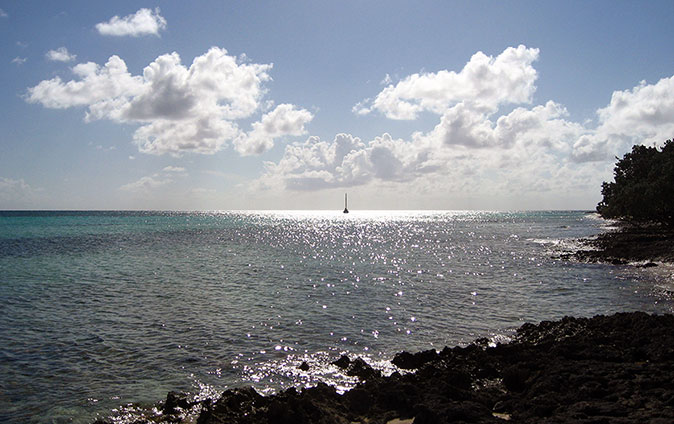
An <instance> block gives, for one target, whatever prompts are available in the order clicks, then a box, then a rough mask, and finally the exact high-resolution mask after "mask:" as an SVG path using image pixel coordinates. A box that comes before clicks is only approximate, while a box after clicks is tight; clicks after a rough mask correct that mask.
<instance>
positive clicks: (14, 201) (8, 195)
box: [0, 177, 41, 208]
mask: <svg viewBox="0 0 674 424" xmlns="http://www.w3.org/2000/svg"><path fill="white" fill-rule="evenodd" d="M40 191H41V189H37V188H33V187H31V186H30V184H28V183H26V182H25V181H24V180H23V179H13V178H5V177H0V204H2V205H3V207H5V208H22V207H27V206H29V207H30V206H33V205H34V202H35V200H36V199H37V195H38V193H39V192H40Z"/></svg>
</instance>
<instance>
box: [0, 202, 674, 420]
mask: <svg viewBox="0 0 674 424" xmlns="http://www.w3.org/2000/svg"><path fill="white" fill-rule="evenodd" d="M603 224H604V222H603V221H601V220H599V219H597V218H596V217H595V216H594V215H591V214H586V213H584V212H577V211H571V212H357V211H356V212H352V213H351V214H348V215H345V214H342V213H339V212H332V211H330V212H325V211H320V212H222V213H219V212H218V213H175V212H0V375H2V379H0V422H9V423H23V422H40V423H42V422H75V423H85V422H91V421H93V419H94V418H95V417H96V416H98V415H108V414H109V413H110V411H111V410H112V409H113V408H118V407H119V406H120V405H126V404H128V403H130V402H141V403H148V404H149V403H152V402H155V401H158V400H160V399H162V398H163V397H165V395H166V392H167V391H169V390H176V389H177V390H185V391H189V392H191V393H193V394H199V395H200V396H209V395H213V394H214V393H216V392H217V391H219V390H223V389H225V388H227V387H232V386H237V385H242V384H254V385H256V387H257V388H258V389H259V390H261V391H264V392H271V391H273V390H277V389H280V388H283V387H286V386H288V385H310V384H314V383H315V382H316V381H327V382H329V383H331V384H335V385H338V386H339V387H342V388H344V389H345V388H348V386H349V384H351V382H350V381H349V379H348V378H346V377H344V376H341V375H340V374H339V373H338V372H337V371H336V370H335V369H334V368H331V367H330V366H329V362H330V361H331V360H334V359H336V358H337V357H338V356H339V355H340V354H341V353H344V352H348V353H352V354H358V355H363V356H365V357H366V358H367V359H368V360H369V361H371V362H373V363H375V364H376V363H378V361H383V360H385V359H390V358H391V357H392V355H393V354H395V353H396V352H398V351H400V350H403V349H404V350H419V349H428V348H431V347H436V348H442V347H443V346H444V345H456V344H461V343H467V342H470V341H471V340H473V339H474V338H476V337H481V336H488V337H492V338H494V339H495V340H500V339H507V337H508V334H509V333H510V332H511V331H512V329H513V328H515V327H517V326H519V325H521V323H522V322H524V321H540V320H544V319H555V318H560V317H562V316H564V315H577V316H592V315H595V314H598V313H604V314H605V313H611V312H617V311H627V310H644V311H648V312H660V313H662V312H671V311H672V310H673V308H674V306H673V305H674V302H673V301H672V299H671V296H670V294H669V293H670V292H669V291H667V290H666V289H665V288H663V287H665V286H663V284H662V281H660V280H659V279H658V278H656V276H655V275H653V274H651V273H648V272H647V271H645V270H643V269H637V268H634V267H628V266H624V267H616V266H610V265H602V264H580V263H574V262H568V261H562V260H559V259H558V258H557V255H558V253H559V252H558V251H559V249H563V248H565V246H566V247H567V248H573V243H572V240H573V239H574V238H577V237H587V236H592V235H594V234H596V233H598V232H599V231H601V230H602V225H603ZM665 283H666V282H665ZM302 361H307V362H309V363H311V364H312V369H311V372H309V373H305V372H300V371H298V369H297V365H298V364H299V363H301V362H302Z"/></svg>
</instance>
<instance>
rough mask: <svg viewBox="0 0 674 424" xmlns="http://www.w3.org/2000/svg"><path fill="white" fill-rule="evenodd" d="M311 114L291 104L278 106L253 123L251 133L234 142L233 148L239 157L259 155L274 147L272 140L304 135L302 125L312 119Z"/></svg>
mask: <svg viewBox="0 0 674 424" xmlns="http://www.w3.org/2000/svg"><path fill="white" fill-rule="evenodd" d="M313 117H314V116H313V115H312V114H311V112H309V111H307V110H304V109H297V108H296V107H295V106H293V105H291V104H281V105H278V106H277V107H276V108H275V109H274V110H273V111H271V112H269V113H267V114H265V115H264V116H263V117H262V119H261V120H260V121H259V122H255V123H254V124H253V125H252V127H253V129H252V131H250V132H249V133H248V134H241V135H240V136H239V137H237V139H236V140H234V148H235V149H236V151H237V152H239V153H240V154H241V155H244V156H246V155H251V154H260V153H263V152H265V151H267V150H269V149H271V148H272V147H273V146H274V139H275V138H278V137H282V136H285V135H292V136H297V135H302V134H305V133H306V130H305V128H304V125H305V124H307V123H308V122H309V121H311V120H312V119H313Z"/></svg>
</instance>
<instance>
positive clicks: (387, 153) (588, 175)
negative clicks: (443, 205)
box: [26, 12, 674, 193]
mask: <svg viewBox="0 0 674 424" xmlns="http://www.w3.org/2000/svg"><path fill="white" fill-rule="evenodd" d="M157 14H158V12H157ZM125 19H126V18H125ZM539 55H540V51H539V50H538V49H535V48H529V47H526V46H523V45H520V46H517V47H508V48H506V49H505V50H504V51H503V52H501V53H500V54H498V55H497V56H495V57H494V56H489V55H486V54H485V53H483V52H477V53H475V54H474V55H473V56H472V57H471V58H470V59H469V60H468V61H467V63H466V64H465V66H464V67H463V68H462V69H461V70H447V69H445V70H440V71H437V72H425V73H415V74H411V75H408V76H406V77H403V78H402V79H400V80H399V81H397V82H394V81H392V80H391V77H390V76H388V75H387V78H386V79H385V80H384V83H385V84H386V86H385V87H384V88H383V89H382V90H381V91H380V92H379V93H376V95H375V96H373V97H372V98H370V99H366V100H363V101H361V102H360V103H358V104H357V105H356V106H354V108H353V112H354V113H356V114H358V115H361V116H368V115H372V114H381V115H382V116H384V117H386V118H388V119H391V120H408V121H414V120H417V119H418V118H419V117H420V116H421V115H422V114H425V115H427V116H428V115H430V116H435V117H436V119H437V121H436V122H437V123H436V124H435V126H434V127H433V128H426V129H424V128H420V129H419V130H418V131H416V132H414V133H412V134H411V135H410V136H408V137H407V138H396V137H393V136H391V135H390V134H388V133H383V134H382V135H380V136H378V137H375V138H374V139H372V140H367V141H365V140H362V139H360V138H359V137H358V136H357V135H354V134H337V135H336V136H335V137H334V138H333V139H332V140H331V141H328V140H323V139H321V138H320V137H318V136H315V135H311V134H309V136H308V138H306V139H305V140H304V141H296V142H293V143H290V144H287V145H286V146H285V148H284V151H283V155H282V157H281V158H280V159H279V160H277V161H268V162H266V163H265V171H264V173H263V175H261V176H260V177H259V178H258V179H257V180H255V181H254V184H253V187H255V188H256V189H258V190H265V189H275V190H277V189H287V190H297V191H311V190H321V189H327V188H343V187H355V186H364V185H372V184H374V185H377V184H379V185H381V184H393V183H395V184H402V185H409V186H410V187H412V186H414V187H417V188H418V189H420V190H429V191H430V190H436V189H438V187H441V188H442V189H443V190H450V191H461V192H470V191H471V190H475V187H476V184H478V183H479V185H480V186H482V187H487V186H488V187H491V188H490V190H499V189H500V190H505V192H511V193H522V192H532V191H533V192H536V191H541V192H542V191H550V190H567V191H571V190H577V189H585V188H588V184H589V185H591V186H592V187H594V186H595V185H597V183H598V182H597V180H598V179H600V178H604V177H605V176H606V173H607V172H608V170H610V168H611V166H612V162H613V159H614V156H615V155H619V154H622V153H623V152H625V151H627V150H628V149H629V148H630V147H631V145H632V144H638V143H644V144H652V143H662V142H663V141H664V140H666V139H667V138H671V137H672V134H674V76H672V77H669V78H663V79H661V80H660V81H658V82H657V83H655V84H647V83H646V82H643V81H642V82H641V83H639V85H637V86H636V87H634V88H632V89H627V90H623V91H615V92H614V93H613V94H612V96H611V99H610V101H609V103H608V105H607V106H606V107H603V108H601V109H599V110H598V111H597V113H596V119H595V121H594V124H588V123H579V122H574V121H572V120H570V119H569V113H568V112H567V110H566V108H565V107H564V106H563V105H562V104H559V103H557V102H555V101H554V100H547V101H545V102H544V103H542V104H533V99H534V94H535V92H536V84H535V83H536V80H537V78H538V73H537V71H536V69H535V67H534V64H535V62H536V61H537V60H538V58H539ZM272 68H273V65H272V64H256V63H251V62H248V61H242V60H238V59H237V58H236V57H233V56H231V55H229V54H228V52H227V51H226V50H225V49H222V48H218V47H213V48H211V49H210V50H208V51H207V52H206V53H204V54H203V55H201V56H197V57H196V58H194V60H193V62H192V64H191V65H190V66H189V67H188V66H185V65H183V64H182V63H181V58H180V56H179V55H178V54H177V53H175V52H174V53H171V54H165V55H161V56H159V57H157V58H156V59H155V60H154V61H153V62H152V63H150V64H149V65H148V66H147V67H146V68H145V69H144V70H143V73H142V75H132V74H130V73H129V71H128V69H127V67H126V63H125V62H124V60H122V59H121V58H120V57H118V56H111V57H110V58H109V59H108V61H107V62H106V63H105V64H104V65H98V64H96V63H92V62H88V63H81V64H78V65H75V66H74V67H73V68H72V72H73V74H74V75H75V78H74V79H73V80H70V81H65V82H64V81H63V80H61V79H60V78H59V77H55V78H53V79H51V80H44V81H42V82H40V83H39V84H37V85H36V86H34V87H31V88H29V89H28V92H27V94H26V100H27V101H28V102H31V103H39V104H41V105H43V106H44V107H47V108H56V109H62V108H71V107H82V108H85V109H86V112H85V120H86V121H92V120H97V119H107V120H111V121H113V122H118V123H122V124H129V123H130V124H136V125H139V127H138V128H137V129H136V131H135V133H134V135H133V140H134V142H135V144H136V145H137V146H138V149H139V150H140V151H141V152H143V153H149V154H157V155H161V154H170V155H173V156H181V155H184V154H187V153H199V154H214V153H216V152H219V151H221V150H223V149H225V148H226V147H229V146H231V147H232V148H233V149H234V150H235V151H236V152H237V153H238V154H239V155H242V156H247V155H257V154H261V153H263V152H266V151H268V150H270V149H271V148H273V147H274V145H275V143H276V142H277V141H278V140H279V139H283V138H284V137H298V136H302V135H305V134H307V133H308V130H307V128H306V126H307V124H308V123H310V122H311V121H312V120H313V118H314V115H313V114H312V113H311V112H309V111H308V110H306V109H303V108H301V107H299V106H296V105H293V104H289V103H281V104H278V105H276V106H274V105H273V102H272V101H271V100H266V101H265V96H267V95H268V89H267V88H266V83H267V82H268V81H270V80H271V76H270V73H271V70H272ZM250 121H254V122H252V123H251V124H250V130H249V131H244V130H242V129H241V128H240V125H242V123H243V122H250ZM590 125H592V126H590ZM599 181H601V180H599ZM139 185H142V186H145V187H150V188H152V186H153V181H150V180H149V179H148V180H147V181H145V182H144V183H139ZM154 185H155V186H156V185H157V184H154ZM128 188H131V187H128ZM595 189H596V187H595V188H593V190H595Z"/></svg>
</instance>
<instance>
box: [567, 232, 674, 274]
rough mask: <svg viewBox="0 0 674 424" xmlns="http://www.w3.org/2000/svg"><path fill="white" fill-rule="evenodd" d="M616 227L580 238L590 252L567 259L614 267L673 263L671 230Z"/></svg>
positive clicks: (673, 233) (582, 251)
mask: <svg viewBox="0 0 674 424" xmlns="http://www.w3.org/2000/svg"><path fill="white" fill-rule="evenodd" d="M616 225H617V228H616V229H614V230H610V231H606V232H603V233H600V234H599V235H598V236H597V237H596V238H594V239H581V242H583V244H585V245H586V246H588V247H589V248H590V250H578V251H576V252H575V253H573V254H570V255H568V257H574V258H575V259H577V260H580V261H584V262H605V263H611V264H614V265H625V264H629V263H638V264H640V265H639V266H643V267H653V266H657V265H658V264H657V263H658V262H660V263H664V264H674V228H671V227H668V226H666V225H658V224H643V225H640V224H636V223H625V222H618V223H617V224H616Z"/></svg>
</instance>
